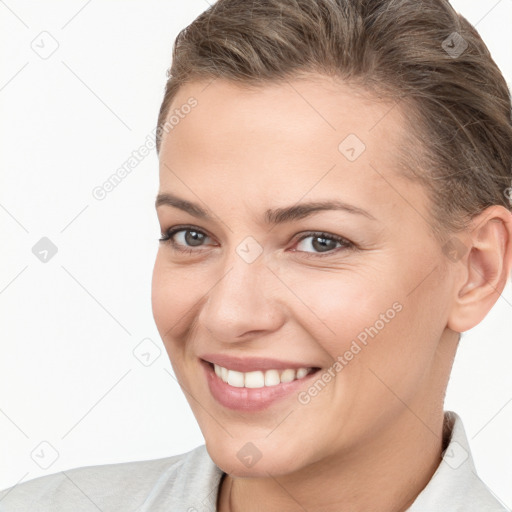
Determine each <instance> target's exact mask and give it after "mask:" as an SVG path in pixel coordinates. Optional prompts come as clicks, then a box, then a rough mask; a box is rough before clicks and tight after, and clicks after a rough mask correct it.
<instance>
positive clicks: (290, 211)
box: [155, 193, 377, 224]
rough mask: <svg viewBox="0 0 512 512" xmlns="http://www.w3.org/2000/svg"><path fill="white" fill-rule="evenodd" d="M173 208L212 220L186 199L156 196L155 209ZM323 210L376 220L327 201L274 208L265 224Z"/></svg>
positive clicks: (353, 209)
mask: <svg viewBox="0 0 512 512" xmlns="http://www.w3.org/2000/svg"><path fill="white" fill-rule="evenodd" d="M162 205H165V206H173V207H174V208H178V209H180V210H183V211H185V212H187V213H189V214H190V215H193V216H194V217H197V218H199V219H206V220H213V217H212V216H211V215H210V214H209V213H208V212H207V210H205V209H204V208H202V207H201V206H199V205H198V204H196V203H192V202H191V201H187V200H186V199H181V198H180V197H177V196H174V195H172V194H168V193H162V194H158V195H157V197H156V201H155V208H158V207H159V206H162ZM325 210H343V211H346V212H348V213H352V214H355V215H363V216H365V217H367V218H369V219H371V220H377V219H376V218H375V217H374V216H373V215H372V214H371V213H369V212H367V211H366V210H363V209H362V208H358V207H357V206H353V205H350V204H347V203H344V202H343V201H339V200H336V199H333V200H327V201H310V202H307V203H300V204H296V205H293V206H287V207H285V208H275V209H269V210H266V211H265V222H266V223H267V224H282V223H284V222H292V221H295V220H300V219H303V218H305V217H308V216H310V215H312V214H314V213H316V212H320V211H325Z"/></svg>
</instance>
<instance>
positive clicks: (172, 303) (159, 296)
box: [151, 251, 204, 347]
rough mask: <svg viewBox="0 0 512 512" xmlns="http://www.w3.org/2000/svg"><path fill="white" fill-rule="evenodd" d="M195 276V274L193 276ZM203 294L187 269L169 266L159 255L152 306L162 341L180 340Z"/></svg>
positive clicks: (155, 269) (152, 284) (153, 284)
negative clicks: (195, 305)
mask: <svg viewBox="0 0 512 512" xmlns="http://www.w3.org/2000/svg"><path fill="white" fill-rule="evenodd" d="M194 275H195V274H194ZM203 294H204V291H202V290H201V287H200V286H199V283H198V280H197V279H196V278H193V275H192V273H191V272H190V269H188V270H187V268H186V267H180V266H176V265H171V264H169V263H167V262H166V261H165V257H164V255H163V254H162V253H161V251H159V253H158V254H157V257H156V261H155V266H154V268H153V277H152V283H151V305H152V310H153V318H154V320H155V323H156V326H157V329H158V331H159V333H160V336H161V338H162V341H163V342H164V344H165V345H166V347H167V346H168V345H169V343H170V342H171V341H172V340H177V339H182V337H183V336H184V334H185V333H186V330H187V328H188V327H189V324H190V319H189V317H190V316H191V315H193V314H194V310H195V308H194V304H198V303H199V300H200V298H201V296H202V295H203Z"/></svg>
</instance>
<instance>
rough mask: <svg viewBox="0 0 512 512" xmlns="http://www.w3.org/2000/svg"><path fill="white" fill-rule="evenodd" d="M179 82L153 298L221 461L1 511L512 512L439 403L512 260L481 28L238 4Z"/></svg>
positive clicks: (430, 7) (15, 501)
mask: <svg viewBox="0 0 512 512" xmlns="http://www.w3.org/2000/svg"><path fill="white" fill-rule="evenodd" d="M168 78H169V80H168V82H167V86H166V90H165V96H164V100H163V102H162V106H161V110H160V115H159V118H158V128H157V131H156V135H157V150H158V152H159V158H160V188H159V191H158V196H157V198H156V204H155V206H156V209H157V214H158V221H159V224H160V228H161V231H162V238H161V245H160V248H159V251H158V254H157V258H156V262H155V267H154V274H153V283H152V287H153V294H152V304H153V313H154V318H155V322H156V325H157V327H158V330H159V333H160V335H161V337H162V340H163V343H164V345H165V347H166V349H167V352H168V354H169V358H170V360H171V363H172V366H173V369H174V372H175V374H176V376H177V378H178V380H179V382H180V385H181V387H182V389H183V391H184V393H185V395H186V397H187V400H188V401H189V404H190V406H191V408H192V410H193V413H194V415H195V417H196V419H197V421H198V424H199V426H200V428H201V431H202V433H203V435H204V438H205V445H202V446H200V447H198V448H196V449H194V450H191V451H190V452H187V453H184V454H181V455H176V456H174V457H168V458H165V459H159V460H151V461H139V462H129V463H123V464H114V465H105V466H94V467H85V468H75V469H73V470H71V471H67V472H66V474H65V475H64V474H62V473H59V474H57V475H50V476H46V477H42V478H39V479H35V480H32V481H29V482H27V483H24V484H21V485H19V486H17V487H16V488H11V489H8V490H6V491H4V494H3V498H2V497H1V496H0V499H2V501H0V504H1V506H3V507H4V509H5V510H7V511H11V510H28V509H30V507H29V508H27V506H28V505H32V504H33V507H34V509H35V506H36V505H37V507H38V508H37V510H52V511H55V510H89V509H90V510H97V509H100V510H105V511H106V510H138V511H143V510H176V511H177V510H187V511H190V512H192V511H203V510H204V511H206V510H208V511H215V510H218V511H220V512H238V511H244V512H252V511H261V510H265V511H270V512H273V511H277V510H279V511H292V510H293V511H294V510H308V511H310V512H311V511H322V512H326V511H327V512H330V511H344V510H350V511H368V510H378V511H379V512H396V511H406V510H407V511H412V512H420V511H427V510H428V511H444V510H446V511H453V510H465V511H467V510H474V511H482V510H486V511H504V510H507V509H506V507H505V506H504V505H503V504H502V503H500V500H499V498H498V497H495V496H493V494H492V493H491V491H490V490H489V489H487V487H486V486H485V484H484V483H483V482H482V481H481V480H480V479H479V478H478V476H477V475H476V471H475V468H474V465H473V462H472V457H471V453H470V449H469V445H468V441H467V437H466V435H465V432H464V427H463V425H462V422H461V419H460V417H459V416H458V415H457V414H456V413H454V412H452V411H444V408H443V401H444V395H445V391H446V386H447V383H448V379H449V375H450V370H451V366H452V363H453V360H454V356H455V353H456V349H457V346H458V343H459V341H460V333H462V332H465V331H467V330H469V329H471V328H472V327H474V326H476V325H477V324H478V323H479V322H480V321H481V320H482V319H483V318H484V317H485V316H486V315H487V313H488V312H489V311H490V309H491V308H492V306H493V305H494V304H495V302H496V300H497V299H498V297H499V295H500V293H501V292H502V291H503V289H504V288H505V285H506V284H507V280H508V278H509V276H510V271H511V267H512V213H511V210H512V206H511V203H510V196H511V194H510V192H511V190H512V189H511V188H510V187H511V185H512V183H511V180H512V172H511V171H512V121H511V103H510V94H509V91H508V89H507V86H506V83H505V81H504V79H503V77H502V75H501V73H500V71H499V69H498V68H497V66H496V64H495V63H494V61H493V60H492V58H491V56H490V55H489V53H488V50H487V48H486V46H485V45H484V43H483V42H482V40H481V39H480V37H479V35H478V34H477V32H476V30H475V29H474V28H473V27H472V26H471V25H470V24H469V23H468V22H467V20H465V19H464V18H463V17H462V16H460V15H457V14H456V13H455V12H454V11H453V10H452V9H451V7H450V6H449V4H448V3H447V2H445V1H442V0H426V1H423V2H416V1H413V0H394V1H393V0H380V1H375V0H372V1H362V2H361V1H356V0H338V1H336V2H335V1H334V0H301V1H291V0H262V1H257V2H247V1H242V0H219V1H218V2H217V3H216V4H214V5H213V6H212V7H210V8H209V9H208V10H207V11H206V12H205V13H203V14H202V15H200V16H199V17H198V18H197V19H196V20H195V21H194V22H193V23H192V24H191V25H190V26H189V27H187V28H186V29H185V30H184V31H182V32H181V33H180V34H179V36H178V38H177V41H176V43H175V47H174V52H173V62H172V67H171V68H170V72H169V76H168ZM87 507H89V508H87ZM94 507H96V508H94ZM2 510H3V509H2Z"/></svg>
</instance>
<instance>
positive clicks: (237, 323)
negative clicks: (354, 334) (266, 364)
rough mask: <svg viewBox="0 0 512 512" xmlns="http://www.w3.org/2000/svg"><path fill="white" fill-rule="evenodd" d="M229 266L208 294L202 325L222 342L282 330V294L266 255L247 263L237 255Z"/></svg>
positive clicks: (201, 313) (202, 315)
mask: <svg viewBox="0 0 512 512" xmlns="http://www.w3.org/2000/svg"><path fill="white" fill-rule="evenodd" d="M226 267H227V268H226ZM226 267H223V270H224V273H223V275H222V276H221V277H220V278H219V280H218V281H217V283H216V284H215V285H214V286H213V287H212V288H211V289H210V291H209V293H208V298H207V300H206V302H205V303H204V305H203V308H202V311H201V312H200V315H199V321H200V323H201V324H202V325H203V326H204V327H205V328H206V329H208V331H210V333H211V335H212V336H213V337H214V338H215V339H216V340H218V341H220V342H225V341H240V340H241V339H243V340H245V339H247V338H248V337H251V338H252V337H253V336H255V335H259V336H262V335H264V334H267V333H269V332H272V331H275V330H277V329H279V327H280V326H281V325H282V323H283V320H284V311H283V307H282V304H281V302H280V300H279V293H283V292H282V290H280V287H279V281H278V279H276V277H275V276H274V275H273V273H272V272H271V271H270V269H269V268H268V267H267V265H266V263H265V260H264V258H263V255H261V256H260V257H259V258H258V259H257V260H256V261H253V262H252V263H247V262H246V261H244V260H243V259H242V258H241V257H239V256H238V255H237V254H235V255H234V257H233V258H231V259H230V261H229V264H228V265H227V266H226ZM281 287H282V286H281Z"/></svg>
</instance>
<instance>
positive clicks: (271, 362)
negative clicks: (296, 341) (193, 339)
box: [200, 354, 317, 372]
mask: <svg viewBox="0 0 512 512" xmlns="http://www.w3.org/2000/svg"><path fill="white" fill-rule="evenodd" d="M200 357H201V359H203V360H204V361H206V362H208V363H214V364H217V365H219V366H222V367H223V368H227V369H229V370H235V371H239V372H251V371H258V370H260V371H266V370H273V369H276V370H284V369H286V368H294V369H297V368H317V367H316V366H312V365H310V364H307V363H297V362H295V361H283V360H279V359H272V358H269V357H235V356H228V355H227V354H204V355H202V356H200Z"/></svg>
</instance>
